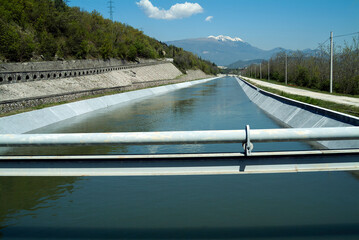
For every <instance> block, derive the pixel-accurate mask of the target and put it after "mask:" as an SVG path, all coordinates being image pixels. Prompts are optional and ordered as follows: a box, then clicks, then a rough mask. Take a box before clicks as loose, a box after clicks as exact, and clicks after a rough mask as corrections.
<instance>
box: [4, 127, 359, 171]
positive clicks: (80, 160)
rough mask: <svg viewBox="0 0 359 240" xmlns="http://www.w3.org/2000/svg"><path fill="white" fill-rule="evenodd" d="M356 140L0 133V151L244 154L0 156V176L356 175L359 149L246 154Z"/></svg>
mask: <svg viewBox="0 0 359 240" xmlns="http://www.w3.org/2000/svg"><path fill="white" fill-rule="evenodd" d="M358 139H359V127H344V128H342V127H341V128H309V129H308V128H296V129H295V128H289V129H255V130H250V128H249V126H246V129H245V130H218V131H177V132H140V133H139V132H126V133H72V134H2V135H0V146H1V147H4V146H5V147H16V146H52V145H106V144H131V145H147V144H148V145H151V144H153V145H155V144H156V145H157V144H204V143H209V144H210V143H242V144H243V145H244V149H245V153H239V152H237V153H191V154H153V155H75V156H0V176H160V175H216V174H220V175H222V174H250V173H287V172H288V173H291V172H292V173H297V172H317V171H355V170H359V158H358V154H359V147H356V149H341V150H309V151H290V152H288V151H287V152H273V151H272V152H253V153H252V152H251V150H252V148H253V143H256V142H281V141H326V140H334V141H335V140H352V141H348V142H351V143H352V142H354V145H355V144H356V146H357V145H358V144H359V140H358ZM338 154H339V155H338ZM288 156H291V157H288ZM238 157H241V158H238ZM146 159H147V160H146ZM198 159H200V161H198ZM144 160H145V161H144ZM203 160H204V161H203Z"/></svg>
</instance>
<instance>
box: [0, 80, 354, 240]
mask: <svg viewBox="0 0 359 240" xmlns="http://www.w3.org/2000/svg"><path fill="white" fill-rule="evenodd" d="M246 124H250V126H251V128H253V129H255V128H277V127H280V126H279V125H278V123H276V122H275V121H274V120H273V119H271V118H269V117H268V116H267V115H265V114H264V113H263V112H262V111H261V110H259V109H258V108H257V107H256V106H255V105H253V104H252V103H251V102H250V101H249V100H248V98H247V97H246V96H245V94H244V93H243V92H242V90H241V88H240V87H239V86H238V83H237V82H236V81H235V80H234V79H233V78H224V79H220V80H215V81H211V82H208V83H205V84H201V85H198V86H194V87H192V88H188V89H182V90H179V91H176V92H172V93H169V94H166V95H162V96H158V97H155V98H151V99H145V100H143V101H139V102H136V103H134V104H131V105H123V106H118V107H113V108H110V109H106V110H101V111H97V112H94V113H91V114H87V115H83V116H79V117H77V118H74V119H70V120H68V121H64V122H62V123H60V124H56V125H53V126H49V127H46V128H43V129H40V130H38V131H37V132H43V133H44V132H48V133H50V132H61V133H64V132H120V131H126V132H128V131H166V130H168V131H172V130H212V129H213V130H215V129H218V130H219V129H243V128H244V126H245V125H246ZM304 149H311V146H310V145H308V144H305V143H267V144H256V145H255V149H254V150H255V151H262V150H263V151H267V150H304ZM237 151H242V148H241V146H239V145H238V144H211V145H176V146H126V147H123V146H122V147H121V146H106V147H67V148H61V149H59V148H48V147H47V148H16V149H10V150H8V154H15V155H16V154H21V155H22V154H49V153H51V154H124V153H168V152H237ZM358 180H359V174H358V173H356V172H351V173H348V172H323V173H297V174H253V175H225V176H166V177H165V176H161V177H58V178H55V177H1V178H0V226H1V227H0V228H1V229H0V238H1V237H2V238H3V239H24V238H30V239H31V238H32V239H49V238H51V239H118V238H129V239H133V238H139V239H141V238H144V239H158V238H160V239H173V238H177V239H178V238H181V239H192V238H202V239H223V238H240V239H288V238H289V239H358V238H359V201H358V199H359V191H358V189H359V181H358Z"/></svg>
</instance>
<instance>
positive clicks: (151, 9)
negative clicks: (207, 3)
mask: <svg viewBox="0 0 359 240" xmlns="http://www.w3.org/2000/svg"><path fill="white" fill-rule="evenodd" d="M136 4H137V6H139V7H140V8H141V9H142V10H143V11H144V12H145V14H146V15H147V16H148V17H149V18H155V19H165V20H172V19H181V18H186V17H190V16H192V15H193V14H197V13H202V12H203V8H202V7H201V5H199V4H198V3H189V2H185V3H176V4H175V5H172V6H171V8H170V9H168V10H165V9H159V8H158V7H155V6H153V5H152V3H151V1H150V0H141V1H139V2H136Z"/></svg>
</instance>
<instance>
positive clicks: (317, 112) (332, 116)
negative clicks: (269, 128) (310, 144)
mask: <svg viewBox="0 0 359 240" xmlns="http://www.w3.org/2000/svg"><path fill="white" fill-rule="evenodd" d="M236 79H237V81H238V83H239V85H240V86H241V87H242V89H243V90H244V92H245V93H246V95H247V96H248V98H249V99H250V100H251V101H252V102H254V103H255V104H256V105H257V106H258V107H259V108H261V109H262V110H263V111H264V112H266V113H267V114H269V115H270V116H272V117H273V118H275V119H277V120H279V121H280V122H282V123H283V124H285V125H286V126H289V127H293V128H320V127H352V126H359V118H357V117H354V116H351V115H347V114H344V113H339V112H336V111H332V110H328V109H325V108H321V107H317V106H314V105H310V104H306V103H302V102H299V101H295V100H292V99H289V98H285V97H282V96H278V95H276V94H273V93H270V92H267V91H264V90H262V89H260V88H257V87H256V86H254V85H252V84H250V83H248V82H246V81H244V80H243V79H241V78H236ZM319 143H320V144H321V145H323V146H324V147H326V148H329V149H345V148H359V141H357V140H351V141H321V142H319Z"/></svg>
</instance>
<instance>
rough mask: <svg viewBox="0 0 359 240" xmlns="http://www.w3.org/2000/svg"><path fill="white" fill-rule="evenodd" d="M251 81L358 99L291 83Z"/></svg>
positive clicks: (264, 80) (357, 96)
mask: <svg viewBox="0 0 359 240" xmlns="http://www.w3.org/2000/svg"><path fill="white" fill-rule="evenodd" d="M253 79H255V80H258V81H262V82H267V83H273V84H276V85H281V86H285V87H293V88H298V89H303V90H307V91H311V92H317V93H323V94H330V95H335V96H343V97H352V98H359V95H350V94H344V93H335V92H333V93H329V92H327V91H322V90H319V89H314V88H308V87H300V86H297V85H293V84H292V83H289V84H288V85H286V84H285V83H284V82H279V81H276V80H267V79H259V78H253Z"/></svg>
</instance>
